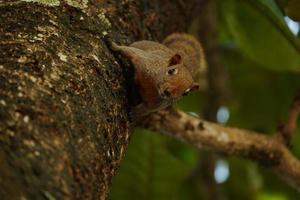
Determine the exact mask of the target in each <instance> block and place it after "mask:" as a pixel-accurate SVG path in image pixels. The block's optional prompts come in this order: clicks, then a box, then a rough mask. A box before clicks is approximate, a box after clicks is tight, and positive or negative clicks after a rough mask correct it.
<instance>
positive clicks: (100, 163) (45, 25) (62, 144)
mask: <svg viewBox="0 0 300 200" xmlns="http://www.w3.org/2000/svg"><path fill="white" fill-rule="evenodd" d="M207 2H209V3H211V1H206V0H201V1H193V0H188V1H185V2H183V1H180V0H179V1H168V0H163V1H127V0H122V1H105V2H104V1H99V0H90V1H84V0H81V1H79V0H67V1H60V0H9V1H4V2H2V1H1V2H0V9H1V10H0V13H1V14H0V24H1V27H0V44H1V45H0V54H1V56H0V72H1V73H0V123H1V124H0V144H1V145H0V163H1V165H0V186H1V189H0V196H1V197H2V198H4V199H105V198H107V195H108V191H109V188H110V183H111V179H112V177H113V176H114V175H115V172H116V169H117V167H118V166H119V165H120V161H121V159H122V157H123V155H124V152H125V149H126V146H127V144H128V140H129V136H130V133H131V131H132V129H133V128H134V127H133V124H132V123H131V122H130V117H129V114H128V110H129V109H130V103H131V102H130V100H129V98H128V94H129V93H130V91H128V88H130V81H128V80H130V79H131V78H132V77H131V76H132V75H130V73H131V72H130V70H127V68H126V67H128V68H129V66H130V64H129V63H128V61H126V60H125V59H122V58H120V57H118V56H117V55H116V54H114V53H113V52H112V51H111V50H110V48H109V45H108V43H107V38H108V37H109V38H110V39H112V40H115V41H119V42H120V43H127V44H128V43H130V42H132V41H135V40H140V39H145V38H147V39H152V40H158V41H161V40H162V39H163V38H164V37H165V36H166V35H167V34H168V33H172V32H175V31H186V30H187V29H188V27H189V23H188V22H189V21H191V20H192V19H193V20H194V22H195V23H200V24H202V25H205V24H206V25H209V24H210V22H211V21H210V20H216V18H215V15H212V17H211V16H210V17H209V14H210V13H214V12H215V11H212V10H209V9H213V10H214V9H215V7H214V4H207ZM249 2H250V3H252V4H251V5H254V3H253V1H250V0H249ZM227 3H228V2H227ZM227 5H231V7H230V6H228V7H226V6H227ZM255 5H256V4H255ZM205 6H208V8H209V9H208V11H207V10H203V7H205ZM235 6H236V3H235V2H234V1H231V4H226V5H224V7H225V8H226V9H227V8H228V9H232V10H234V9H236V7H235ZM243 8H244V9H245V10H246V11H247V9H249V7H247V6H245V5H244V7H243ZM259 8H265V7H262V6H260V7H259ZM201 9H202V10H201ZM199 11H201V12H200V15H201V14H202V13H206V14H205V15H203V16H208V17H207V18H203V17H200V18H195V17H197V16H199ZM233 13H235V12H233ZM230 17H231V18H230ZM232 17H233V18H232ZM267 17H269V18H270V16H267ZM228 18H229V19H230V20H232V19H236V18H234V16H228ZM203 19H205V20H203ZM271 19H273V18H272V17H271ZM230 22H231V25H232V26H233V25H240V23H239V21H234V20H233V22H232V21H229V22H228V23H229V24H230ZM214 23H215V21H212V24H214ZM273 24H275V25H277V27H279V28H282V27H281V25H282V24H281V23H280V22H278V21H275V22H273ZM203 27H205V26H203ZM203 27H202V28H201V29H198V33H199V34H200V35H201V34H202V35H204V37H206V38H208V39H207V40H205V42H204V43H205V46H206V47H207V49H213V50H212V51H211V53H209V55H208V59H209V62H212V63H218V62H219V61H220V59H219V58H218V56H220V55H218V54H219V53H220V52H219V53H217V54H214V50H215V49H218V48H217V47H216V46H217V42H216V36H215V35H214V37H212V38H209V36H210V33H212V32H213V33H214V34H215V33H216V29H215V28H214V27H213V26H212V27H210V28H208V29H207V30H206V29H205V28H203ZM239 28H241V27H239ZM241 29H242V28H241ZM282 30H286V29H282ZM205 31H208V33H206V34H205ZM245 31H247V30H245ZM282 32H283V35H284V36H285V37H286V38H288V41H289V42H290V43H291V44H293V45H291V46H292V47H293V49H296V50H297V48H298V41H297V39H295V38H293V37H292V36H291V35H290V34H289V32H287V31H282ZM236 38H239V39H240V40H237V41H240V42H241V44H244V46H243V45H241V47H242V48H244V49H245V51H246V53H248V54H247V55H248V56H249V57H250V58H256V59H254V61H255V62H260V61H261V57H258V58H257V54H253V53H252V52H251V51H250V50H251V48H252V47H251V46H249V45H248V44H247V41H246V42H245V38H243V37H238V36H236ZM292 47H291V48H292ZM289 48H290V47H289ZM298 50H299V49H298ZM289 52H290V56H291V57H290V59H289V60H291V62H288V63H286V62H281V63H279V64H282V63H284V64H287V66H288V67H287V68H288V69H289V70H297V67H295V66H297V64H299V62H298V61H299V60H297V58H294V57H295V55H299V54H295V53H294V50H289ZM230 53H231V54H233V53H234V52H230ZM298 53H299V52H298ZM212 55H214V56H212ZM215 55H216V57H217V58H215ZM280 55H281V54H280ZM210 56H211V57H212V58H210ZM292 56H294V57H292ZM270 60H271V59H266V63H264V64H266V66H270V63H271V61H270ZM285 61H286V60H285ZM260 64H261V63H260ZM279 64H278V65H275V67H278V66H279ZM298 66H299V65H298ZM125 68H126V69H125ZM211 69H213V68H211ZM212 71H213V70H212ZM215 72H219V73H220V77H221V78H220V79H219V80H222V78H223V77H224V73H226V72H223V71H221V72H220V70H216V71H214V73H210V74H215ZM210 76H211V75H210ZM210 80H211V81H210V83H211V84H210V85H213V83H212V82H213V81H214V79H213V78H211V79H210ZM224 81H225V82H226V78H225V79H224ZM224 81H221V83H224ZM298 83H299V82H298ZM218 85H219V86H220V85H221V86H222V85H223V84H215V87H218ZM216 91H217V92H216V93H217V96H220V95H219V94H220V93H222V91H223V90H222V89H220V91H218V90H216ZM225 93H226V92H225ZM212 96H216V95H212ZM223 98H224V99H225V100H223ZM223 101H227V97H226V95H225V97H221V100H220V102H223ZM220 102H217V103H216V105H217V106H215V109H214V110H216V108H218V107H219V105H220V104H221V103H220ZM295 102H298V101H295ZM295 105H298V104H297V103H295ZM297 109H298V107H297V106H294V107H293V109H292V110H293V111H295V112H296V113H297V112H299V111H297ZM213 112H215V111H212V113H213ZM295 112H294V113H295ZM291 113H293V112H291ZM296 115H297V114H296ZM296 115H294V116H295V117H292V120H289V122H291V123H287V125H288V124H292V126H295V119H296ZM161 119H163V120H161ZM173 120H175V121H178V126H173V125H172V123H169V122H170V121H173ZM182 120H183V121H182ZM194 123H197V124H196V125H197V128H195V127H194V126H195V124H194ZM139 125H140V126H143V127H147V128H149V129H152V130H158V131H160V132H167V133H169V134H171V133H172V134H174V133H175V135H173V136H176V137H179V138H180V139H184V140H186V141H187V142H188V143H192V144H195V145H196V146H197V145H198V144H200V143H201V144H202V145H204V146H207V147H209V148H211V149H212V150H213V151H217V152H221V153H225V154H228V155H233V154H234V155H238V156H244V157H247V158H250V159H253V160H256V161H259V162H262V163H263V164H266V165H267V166H268V167H270V168H273V169H275V171H277V172H279V173H281V174H283V175H284V177H285V178H288V179H289V182H290V183H293V184H295V185H296V188H299V186H298V184H299V177H300V176H299V169H300V167H299V166H298V165H299V164H298V161H297V160H296V159H295V158H294V157H293V156H292V154H291V153H290V151H289V150H288V147H287V146H286V145H285V143H284V142H286V141H287V142H288V141H289V139H290V134H291V133H292V132H293V131H294V128H291V130H288V131H286V127H288V126H287V125H285V126H284V127H285V128H284V129H282V131H281V133H282V134H278V137H275V138H271V137H268V136H263V135H259V134H248V133H244V132H245V131H236V129H227V128H224V129H223V128H222V127H221V126H219V125H216V124H211V123H209V122H206V121H203V120H200V119H197V118H195V117H191V116H188V115H186V114H185V113H183V112H181V111H173V110H171V111H170V110H164V111H161V112H159V113H156V114H154V115H152V116H150V117H149V118H147V120H144V121H143V123H139ZM212 128H214V129H215V130H216V132H214V130H212ZM186 131H188V132H190V133H191V134H190V135H186V134H185V133H186ZM213 132H214V133H215V135H214V136H210V137H206V135H205V134H204V136H203V133H207V134H211V133H213ZM181 133H182V134H181ZM222 134H223V135H222ZM224 134H225V135H224ZM282 135H283V136H285V135H288V137H282ZM220 136H222V137H223V139H224V138H226V137H227V139H228V140H229V142H232V143H230V144H231V145H230V146H231V147H232V148H229V146H228V145H225V144H223V143H222V142H223V141H224V140H218V138H220ZM248 139H249V140H248ZM285 139H287V140H285ZM249 141H250V143H249ZM260 142H261V143H260ZM234 144H235V145H234ZM251 145H253V146H251ZM238 147H240V148H238ZM283 160H284V161H288V162H286V163H285V162H282V161H283ZM289 163H292V164H290V165H289Z"/></svg>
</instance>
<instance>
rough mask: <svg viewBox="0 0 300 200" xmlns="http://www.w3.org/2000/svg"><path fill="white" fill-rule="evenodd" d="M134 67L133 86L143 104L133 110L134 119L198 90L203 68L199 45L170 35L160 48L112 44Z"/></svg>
mask: <svg viewBox="0 0 300 200" xmlns="http://www.w3.org/2000/svg"><path fill="white" fill-rule="evenodd" d="M111 47H112V50H114V51H118V52H120V53H121V54H122V55H124V56H125V57H126V58H128V59H129V60H130V61H131V63H132V64H133V66H134V70H135V72H134V82H135V84H136V85H137V89H138V92H139V95H140V96H141V99H142V102H141V103H140V104H139V105H137V106H135V107H133V109H132V113H133V115H134V116H138V117H140V116H145V115H148V114H150V113H152V112H155V111H158V110H160V109H163V108H166V107H168V106H170V105H172V104H173V103H174V102H175V101H177V100H178V99H179V98H181V97H182V96H185V95H187V94H188V93H189V92H191V91H194V90H197V89H198V88H199V85H198V83H197V82H196V78H197V75H198V74H199V72H201V71H203V70H204V69H205V68H206V64H205V58H204V53H203V48H202V45H201V44H200V42H198V41H197V39H195V38H194V37H193V36H191V35H189V34H186V33H173V34H171V35H169V36H168V37H167V38H166V39H165V40H164V41H163V42H162V44H160V43H158V42H153V41H148V40H142V41H137V42H134V43H132V44H130V45H129V46H122V45H117V44H116V43H114V42H112V43H111Z"/></svg>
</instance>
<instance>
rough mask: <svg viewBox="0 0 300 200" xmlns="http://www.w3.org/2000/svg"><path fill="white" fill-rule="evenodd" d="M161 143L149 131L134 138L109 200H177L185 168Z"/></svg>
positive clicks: (159, 139) (161, 138) (155, 135)
mask: <svg viewBox="0 0 300 200" xmlns="http://www.w3.org/2000/svg"><path fill="white" fill-rule="evenodd" d="M164 139H165V138H164V137H162V136H160V135H158V134H154V133H152V132H149V131H142V130H139V131H136V132H135V133H134V134H133V136H132V138H131V141H130V144H129V147H128V150H127V152H126V155H125V158H124V159H123V161H122V163H121V167H120V169H119V170H118V171H117V174H116V176H115V177H114V179H113V183H112V191H111V193H110V199H112V200H118V199H120V200H124V199H130V200H135V199H136V200H141V199H143V200H144V199H147V200H151V199H153V200H165V199H176V197H177V195H178V194H177V193H176V191H178V190H179V187H180V183H181V182H182V179H183V177H185V176H186V173H187V170H186V169H187V168H186V167H185V166H184V164H183V163H182V162H181V161H180V160H177V159H176V158H175V157H174V156H172V155H171V154H170V153H169V152H168V151H166V148H165V145H164Z"/></svg>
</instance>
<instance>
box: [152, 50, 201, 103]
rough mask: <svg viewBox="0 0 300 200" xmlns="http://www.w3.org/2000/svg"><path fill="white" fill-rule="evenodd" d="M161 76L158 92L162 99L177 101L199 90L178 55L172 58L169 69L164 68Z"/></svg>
mask: <svg viewBox="0 0 300 200" xmlns="http://www.w3.org/2000/svg"><path fill="white" fill-rule="evenodd" d="M159 76H160V77H159V78H158V80H159V81H158V83H157V90H158V93H159V95H160V97H161V98H162V99H172V100H176V99H179V98H180V97H182V96H185V95H187V94H188V93H189V92H191V91H194V90H197V89H198V88H199V85H198V84H197V83H195V81H194V80H193V77H192V74H191V73H190V72H189V70H188V69H187V68H186V67H185V66H184V64H183V63H182V58H181V56H180V55H179V54H177V53H176V54H175V55H173V56H172V57H171V59H170V60H169V61H168V67H167V68H163V70H162V71H161V72H160V74H159Z"/></svg>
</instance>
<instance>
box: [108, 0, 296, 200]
mask: <svg viewBox="0 0 300 200" xmlns="http://www.w3.org/2000/svg"><path fill="white" fill-rule="evenodd" d="M217 2H218V14H219V30H220V33H219V35H220V46H222V49H223V51H222V52H223V64H224V66H225V67H226V68H227V70H228V72H229V76H230V89H231V90H232V93H233V95H232V97H231V100H230V101H229V102H228V104H227V105H225V106H226V107H227V108H228V109H229V111H230V119H229V122H228V125H231V126H236V127H241V128H247V129H252V130H257V131H260V132H264V133H266V134H272V133H274V132H275V131H276V129H277V126H278V125H279V124H280V123H281V122H283V121H284V120H285V119H286V118H287V112H288V108H289V106H290V104H291V102H292V99H293V97H294V95H295V92H296V90H297V89H298V88H299V86H300V77H299V76H300V41H299V37H298V36H297V35H294V34H293V33H292V32H291V31H290V30H289V28H288V26H287V25H286V23H285V21H284V16H285V15H288V16H290V17H291V18H293V19H295V20H299V18H300V12H299V9H296V8H299V7H298V6H299V5H300V3H299V1H297V0H277V1H275V0H274V1H273V0H219V1H217ZM207 96H208V95H207V93H206V92H201V93H198V94H194V95H191V96H188V97H186V98H184V99H183V100H182V101H181V102H179V103H178V107H179V108H181V109H183V110H186V111H188V112H196V113H198V112H199V111H200V110H202V109H203V108H204V107H205V101H206V100H207ZM298 124H299V123H298ZM299 126H300V124H299ZM292 145H293V152H294V154H295V155H296V156H298V157H299V158H300V130H297V132H296V133H295V136H294V138H293V140H292ZM199 154H200V155H201V154H203V152H200V153H199V152H198V151H197V150H195V149H194V148H193V147H190V146H188V145H185V144H181V143H180V142H177V141H174V140H172V139H169V138H167V137H164V136H161V135H159V134H153V133H150V132H146V131H142V130H137V131H136V132H135V133H134V134H133V136H132V139H131V142H130V144H129V148H128V150H127V152H126V156H125V158H124V160H123V162H122V164H121V167H120V169H119V170H118V172H117V175H116V177H115V178H114V180H113V184H112V191H111V195H110V198H111V199H112V200H119V199H133V200H135V199H149V200H157V199H206V196H205V195H203V194H202V193H203V192H204V189H203V188H205V187H206V186H205V183H204V184H203V182H202V183H201V180H199V181H195V182H191V181H189V180H190V179H191V177H192V176H193V174H194V172H195V169H196V166H197V163H198V161H197V160H198V159H199ZM218 158H220V157H218ZM218 158H217V159H218ZM222 159H226V161H227V162H228V163H229V172H230V174H229V178H228V180H227V181H225V182H224V183H221V184H220V185H219V187H220V191H219V193H220V194H221V195H222V196H223V197H224V199H242V198H243V199H249V200H250V199H251V200H287V199H299V198H300V195H299V194H298V193H296V192H295V191H294V190H293V189H291V188H290V187H288V186H287V185H286V184H285V183H283V182H282V181H281V180H279V179H278V177H277V176H274V174H273V173H272V172H270V170H268V169H267V168H264V167H261V166H258V165H257V164H255V163H253V162H251V161H246V160H242V159H239V158H222ZM205 161H206V160H200V162H205Z"/></svg>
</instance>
